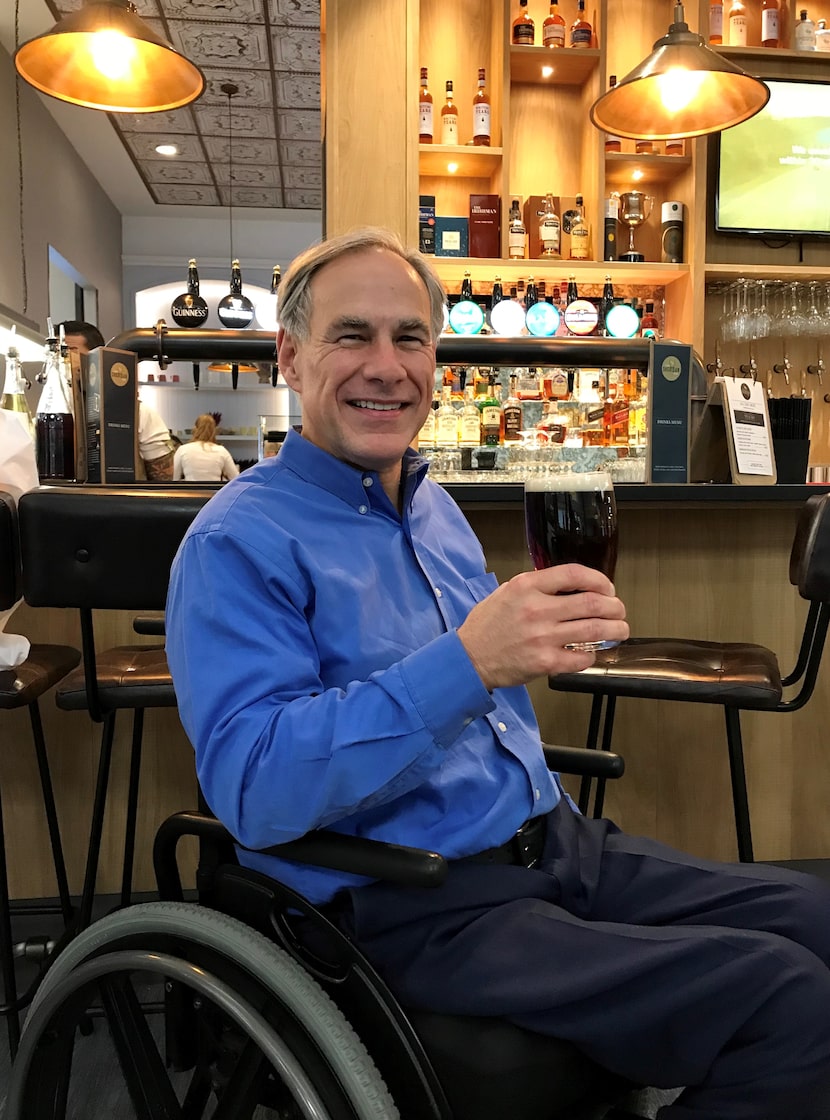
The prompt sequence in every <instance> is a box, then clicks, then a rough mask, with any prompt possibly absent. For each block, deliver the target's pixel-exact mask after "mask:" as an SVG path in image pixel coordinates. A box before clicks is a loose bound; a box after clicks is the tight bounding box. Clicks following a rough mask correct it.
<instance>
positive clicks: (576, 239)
mask: <svg viewBox="0 0 830 1120" xmlns="http://www.w3.org/2000/svg"><path fill="white" fill-rule="evenodd" d="M590 242H591V231H590V230H589V229H588V223H587V222H586V221H585V201H584V199H583V197H582V195H581V194H578V195H577V196H576V217H575V218H574V219H573V222H572V223H571V260H572V261H587V260H588V248H589V245H590Z"/></svg>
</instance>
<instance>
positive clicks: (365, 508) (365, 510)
mask: <svg viewBox="0 0 830 1120" xmlns="http://www.w3.org/2000/svg"><path fill="white" fill-rule="evenodd" d="M357 512H358V513H368V512H369V507H368V506H358V507H357Z"/></svg>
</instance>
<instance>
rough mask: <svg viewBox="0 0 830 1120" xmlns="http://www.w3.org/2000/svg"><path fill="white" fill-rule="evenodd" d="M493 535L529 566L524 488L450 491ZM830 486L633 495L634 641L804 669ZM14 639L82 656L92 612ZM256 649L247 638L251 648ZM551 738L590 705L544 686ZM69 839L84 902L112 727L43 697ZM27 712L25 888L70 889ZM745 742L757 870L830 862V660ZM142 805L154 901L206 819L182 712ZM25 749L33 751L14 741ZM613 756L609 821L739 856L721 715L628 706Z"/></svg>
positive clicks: (700, 850)
mask: <svg viewBox="0 0 830 1120" xmlns="http://www.w3.org/2000/svg"><path fill="white" fill-rule="evenodd" d="M447 489H448V490H450V492H451V493H453V496H454V497H456V499H457V500H459V501H460V502H461V504H462V507H463V509H464V511H465V513H466V515H467V517H468V518H469V521H470V523H471V525H472V526H473V529H474V530H475V531H476V533H477V534H478V536H479V537H480V539H481V541H482V543H483V545H484V549H485V552H486V555H487V557H488V561H489V564H490V567H491V568H492V569H493V570H494V571H495V573H496V574H497V576H498V577H499V579H500V580H506V579H509V578H510V577H511V576H513V575H515V574H516V573H517V572H519V571H523V570H525V569H526V568H528V567H529V560H528V557H527V550H526V546H525V541H524V520H523V509H522V503H521V495H522V487H521V485H512V484H505V485H495V484H488V483H481V482H479V483H474V484H465V485H460V486H454V485H451V484H450V485H448V486H447ZM827 489H828V487H827V486H820V487H813V486H776V487H758V488H747V487H732V486H686V487H666V486H663V487H651V486H643V485H635V484H630V485H620V486H618V487H617V496H618V508H619V521H620V556H619V563H618V570H617V588H618V591H619V594H620V595H621V597H622V598H623V600H624V601H625V603H626V605H627V608H628V618H629V622H630V624H631V631H632V635H633V636H647V635H654V636H676V637H687V638H699V639H718V640H724V641H754V642H758V643H761V644H763V645H767V646H770V647H771V648H772V649H774V650H775V651H776V652H777V653H778V655H779V660H780V663H781V667H782V670H784V671H788V670H789V669H790V668H791V667H792V664H793V662H794V659H795V654H796V649H797V645H798V641H799V638H800V634H801V630H802V626H803V622H804V614H805V605H804V603H803V601H802V600H801V599H800V598H799V596H798V593H797V591H796V590H795V589H794V588H792V587H791V586H790V583H789V579H788V561H789V552H790V546H791V543H792V537H793V532H794V528H795V523H796V519H797V516H798V511H799V509H800V506H801V505H802V503H803V502H804V501H805V500H806V499H807V497H809V495H810V494H811V493H817V492H825V491H826V490H827ZM132 617H133V616H132V614H129V613H127V612H110V613H99V614H98V615H96V627H97V632H98V633H99V635H100V640H101V642H102V643H103V644H106V645H115V644H122V643H135V642H137V641H138V642H140V641H144V640H146V641H147V643H148V644H152V640H151V639H141V638H137V637H136V635H135V634H134V633H133V630H132ZM6 629H7V630H8V631H9V632H10V633H22V634H26V635H27V636H28V637H30V638H31V639H32V640H33V641H49V642H61V643H66V644H74V645H77V646H80V635H79V629H78V617H77V612H75V611H69V610H66V611H59V610H51V609H34V608H30V607H29V606H27V605H25V604H23V605H21V606H20V607H19V608H18V609H17V611H16V612H15V614H14V615H13V616H12V618H11V619H10V620H9V622H8V624H7V627H6ZM240 640H242V639H240ZM531 692H532V695H533V700H534V703H535V705H536V710H537V713H538V716H539V722H540V725H541V730H542V736H543V738H544V739H546V740H547V741H549V742H557V743H564V744H570V745H577V746H578V745H582V744H583V742H584V739H585V734H586V730H587V723H588V711H589V706H590V698H589V697H587V696H576V695H566V694H563V693H559V692H551V691H550V690H549V689H548V687H547V682H546V681H545V680H539V681H536V682H534V683H533V684H532V686H531ZM41 708H42V714H43V720H44V726H45V730H46V736H47V743H48V747H49V753H50V759H51V764H52V768H53V777H54V782H55V789H56V797H57V802H58V812H59V815H60V822H61V827H62V829H63V833H64V843H65V847H66V853H67V862H68V870H69V877H70V885H71V887H72V890H73V892H78V891H80V886H81V881H82V875H83V865H84V859H85V855H86V843H87V835H88V830H89V820H90V813H91V805H92V796H93V789H94V782H95V771H96V766H97V761H98V749H99V741H100V727H99V725H97V724H93V723H92V722H91V720H90V719H89V717H88V715H87V714H86V713H84V712H77V713H76V712H61V711H58V710H57V708H56V707H55V705H54V702H53V700H52V698H51V697H49V696H47V697H45V698H44V700H43V701H42V704H41ZM27 718H28V717H27V713H26V712H20V711H18V712H9V713H5V714H4V717H3V722H4V727H3V738H4V746H5V749H4V750H3V751H1V752H0V782H1V783H2V789H3V792H4V798H5V813H6V837H7V844H8V852H7V856H8V861H9V871H10V879H11V889H12V894H13V895H14V896H16V897H45V896H52V895H54V893H55V886H54V883H53V882H52V881H51V877H50V875H49V861H48V859H47V858H46V854H45V849H46V841H45V836H46V831H45V821H44V820H43V814H42V808H41V805H40V799H39V794H38V783H37V774H36V767H35V761H34V758H33V752H32V751H31V750H29V749H28V745H27V747H26V749H23V745H24V744H28V734H29V732H28V727H27V726H26V725H25V721H26V720H27ZM743 722H744V746H745V755H746V766H747V776H748V785H749V796H750V807H751V813H752V824H753V833H754V841H755V852H756V858H757V859H790V858H792V859H796V858H811V857H823V856H830V815H828V813H827V811H826V806H827V804H828V803H830V758H828V751H827V745H826V742H825V740H826V737H827V731H826V729H827V727H828V726H830V665H828V669H826V670H822V671H821V672H820V674H819V680H818V683H817V686H816V691H815V694H814V696H813V698H812V700H811V701H810V702H809V704H808V705H807V706H806V708H805V709H803V710H802V711H800V712H796V713H794V714H791V715H786V714H784V715H779V714H775V713H753V712H750V713H746V714H745V716H744V721H743ZM130 726H131V720H130V718H128V717H125V716H122V717H120V718H119V721H118V724H117V730H116V744H115V754H114V766H113V777H112V783H111V787H110V789H111V794H110V808H109V813H108V819H107V822H106V828H105V836H104V845H103V849H102V859H101V870H100V875H99V888H98V889H99V891H102V892H105V893H110V892H113V893H114V892H116V891H117V890H118V886H119V882H120V861H121V838H122V835H123V832H122V829H123V825H122V817H123V805H124V799H125V791H126V783H127V773H126V771H127V757H128V750H129V736H130ZM144 743H145V746H144V755H143V761H142V772H141V791H140V796H139V821H138V839H137V860H136V889H137V890H139V891H140V890H152V889H153V888H154V885H155V884H154V879H153V873H152V863H151V848H152V840H153V836H154V834H155V830H156V828H157V826H158V824H159V823H160V822H161V821H162V820H163V819H164V818H165V817H166V816H167V815H168V814H170V813H172V812H175V811H176V810H177V809H182V808H194V807H195V805H196V783H195V776H194V767H193V755H192V750H191V747H190V745H189V743H188V740H187V738H186V736H185V734H184V732H183V730H182V728H181V725H180V723H179V720H178V717H177V714H176V712H175V711H171V710H164V709H161V710H160V709H155V710H154V709H148V711H147V713H146V721H145V731H144ZM15 744H20V749H16V748H15ZM614 747H615V749H616V750H617V751H619V752H620V753H621V754H622V755H623V756H624V757H625V760H626V766H627V769H626V774H625V776H624V777H623V778H622V780H621V781H619V782H616V783H611V784H610V786H609V790H608V795H607V798H606V813H607V815H608V816H610V817H611V818H612V819H613V820H615V821H617V823H618V824H620V825H621V827H623V828H625V829H626V830H627V831H630V832H639V833H644V834H648V835H650V836H655V837H657V838H659V839H661V840H664V841H666V842H667V843H670V844H673V845H676V846H678V847H681V848H684V849H686V850H688V851H690V852H693V853H696V854H698V855H703V856H709V857H714V858H723V859H732V858H735V856H736V846H735V832H734V823H733V817H732V803H731V795H730V783H729V771H728V762H727V753H726V742H725V732H724V727H723V716H722V713H721V710H720V709H718V708H715V707H711V706H709V705H694V704H679V703H668V702H655V701H650V700H630V699H622V700H620V701H619V703H618V705H617V719H616V728H615V739H614Z"/></svg>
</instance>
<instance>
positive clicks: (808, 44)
mask: <svg viewBox="0 0 830 1120" xmlns="http://www.w3.org/2000/svg"><path fill="white" fill-rule="evenodd" d="M793 48H794V49H795V50H797V51H814V50H815V49H816V27H815V24H814V23H813V21H812V20H811V19H810V18H809V16H808V15H807V9H806V8H802V9H801V10H800V11H799V13H798V19H797V20H796V24H795V28H794V29H793Z"/></svg>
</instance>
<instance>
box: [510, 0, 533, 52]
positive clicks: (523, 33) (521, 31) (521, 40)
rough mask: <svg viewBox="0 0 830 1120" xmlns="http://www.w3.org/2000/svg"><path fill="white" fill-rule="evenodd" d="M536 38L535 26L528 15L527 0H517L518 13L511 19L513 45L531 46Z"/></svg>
mask: <svg viewBox="0 0 830 1120" xmlns="http://www.w3.org/2000/svg"><path fill="white" fill-rule="evenodd" d="M535 39H536V28H535V25H534V23H533V20H532V19H531V18H530V16H529V15H528V11H527V0H519V14H518V15H517V16H516V18H515V19H514V20H513V45H514V46H516V47H532V46H533V44H534V42H535Z"/></svg>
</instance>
